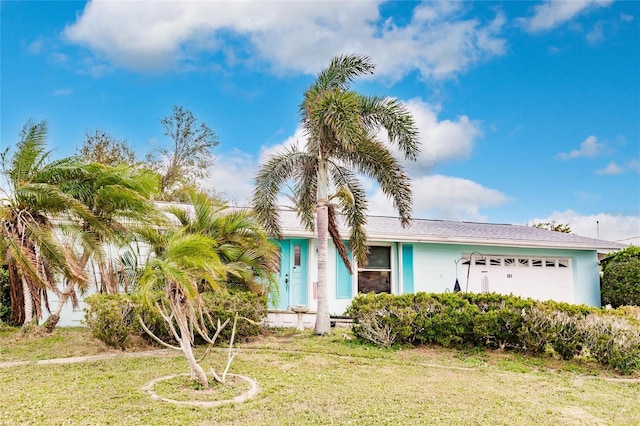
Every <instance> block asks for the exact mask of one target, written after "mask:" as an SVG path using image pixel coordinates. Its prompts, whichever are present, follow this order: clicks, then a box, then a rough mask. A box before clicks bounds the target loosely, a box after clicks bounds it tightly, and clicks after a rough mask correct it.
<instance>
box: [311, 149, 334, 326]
mask: <svg viewBox="0 0 640 426" xmlns="http://www.w3.org/2000/svg"><path fill="white" fill-rule="evenodd" d="M328 185H329V184H328V176H327V164H326V163H325V162H324V161H323V160H321V161H320V163H319V165H318V205H317V208H316V216H317V217H316V228H317V229H316V230H317V232H318V310H317V313H316V325H315V333H316V334H319V335H323V334H329V333H330V332H331V322H330V318H329V301H328V298H327V237H328V233H329V231H328V226H329V210H328V207H327V203H328V195H327V193H328Z"/></svg>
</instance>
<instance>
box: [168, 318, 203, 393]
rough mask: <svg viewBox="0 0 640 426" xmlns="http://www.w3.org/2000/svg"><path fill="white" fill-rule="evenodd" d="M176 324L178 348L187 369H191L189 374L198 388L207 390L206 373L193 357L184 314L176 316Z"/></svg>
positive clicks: (189, 334)
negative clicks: (184, 359) (195, 381)
mask: <svg viewBox="0 0 640 426" xmlns="http://www.w3.org/2000/svg"><path fill="white" fill-rule="evenodd" d="M176 322H177V323H178V328H179V329H180V348H181V349H182V353H183V354H184V357H185V358H186V359H187V363H188V364H189V368H191V374H192V375H193V376H195V378H196V380H198V383H200V386H202V387H203V388H204V389H209V379H207V373H205V371H204V369H203V368H202V367H201V366H200V364H198V361H196V357H195V356H194V355H193V348H192V347H191V340H190V336H191V333H190V332H189V327H188V326H187V319H186V317H185V315H184V313H180V314H179V315H176Z"/></svg>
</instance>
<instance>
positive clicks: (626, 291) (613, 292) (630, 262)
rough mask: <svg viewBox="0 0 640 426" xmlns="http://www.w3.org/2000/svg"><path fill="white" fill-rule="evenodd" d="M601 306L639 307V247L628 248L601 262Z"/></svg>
mask: <svg viewBox="0 0 640 426" xmlns="http://www.w3.org/2000/svg"><path fill="white" fill-rule="evenodd" d="M600 287H601V296H602V304H603V305H611V306H613V307H614V308H616V307H618V306H624V305H640V247H636V246H630V247H628V248H626V249H624V250H620V251H618V252H616V253H615V254H613V255H611V256H609V257H607V258H606V259H604V260H603V261H602V278H601V280H600Z"/></svg>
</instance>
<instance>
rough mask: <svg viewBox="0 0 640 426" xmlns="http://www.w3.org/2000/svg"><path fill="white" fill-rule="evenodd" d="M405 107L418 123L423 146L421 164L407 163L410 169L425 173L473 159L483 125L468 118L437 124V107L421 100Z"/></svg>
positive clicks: (419, 160) (462, 117)
mask: <svg viewBox="0 0 640 426" xmlns="http://www.w3.org/2000/svg"><path fill="white" fill-rule="evenodd" d="M406 105H407V108H408V110H409V112H410V113H411V114H412V115H413V117H414V119H415V121H416V126H417V127H418V131H419V135H420V142H421V143H422V147H421V152H420V157H419V158H418V161H417V162H416V163H415V164H414V163H406V164H405V166H406V167H407V168H410V169H412V170H413V169H415V168H417V169H419V170H421V171H425V170H428V169H431V168H432V167H433V166H434V165H436V164H437V163H441V162H444V161H450V160H460V159H466V158H468V157H469V156H470V155H471V151H472V150H473V145H474V142H475V140H476V139H477V138H479V137H480V136H482V130H481V129H480V124H479V123H478V122H477V121H473V120H471V119H469V117H467V116H466V115H462V116H459V117H458V118H457V119H456V120H441V121H438V112H439V109H440V108H439V107H438V106H432V105H430V104H428V103H425V102H423V101H421V100H420V99H411V100H409V101H408V102H407V103H406Z"/></svg>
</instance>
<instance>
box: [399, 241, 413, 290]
mask: <svg viewBox="0 0 640 426" xmlns="http://www.w3.org/2000/svg"><path fill="white" fill-rule="evenodd" d="M402 292H403V293H413V246H412V245H410V244H403V245H402Z"/></svg>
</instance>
